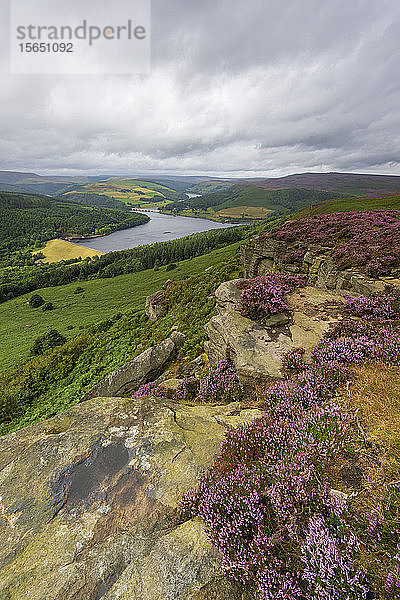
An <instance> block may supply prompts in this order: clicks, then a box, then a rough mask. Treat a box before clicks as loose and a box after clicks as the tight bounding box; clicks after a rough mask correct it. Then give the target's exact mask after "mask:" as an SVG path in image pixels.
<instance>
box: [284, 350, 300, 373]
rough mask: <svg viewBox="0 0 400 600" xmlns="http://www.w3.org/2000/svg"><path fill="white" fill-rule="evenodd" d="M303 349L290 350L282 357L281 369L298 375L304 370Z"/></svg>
mask: <svg viewBox="0 0 400 600" xmlns="http://www.w3.org/2000/svg"><path fill="white" fill-rule="evenodd" d="M304 354H305V350H304V348H292V349H291V350H289V351H288V352H285V354H284V355H283V356H282V367H283V368H284V369H285V370H286V371H292V372H294V373H300V371H303V370H304V369H305V368H306V364H305V362H304Z"/></svg>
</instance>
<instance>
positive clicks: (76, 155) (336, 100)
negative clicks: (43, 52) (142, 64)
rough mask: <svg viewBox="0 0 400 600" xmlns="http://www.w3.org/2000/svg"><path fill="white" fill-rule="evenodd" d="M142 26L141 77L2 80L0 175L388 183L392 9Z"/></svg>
mask: <svg viewBox="0 0 400 600" xmlns="http://www.w3.org/2000/svg"><path fill="white" fill-rule="evenodd" d="M99 1H102V0H97V2H99ZM110 6H111V5H110ZM152 12H153V22H152V26H153V31H152V38H153V68H152V72H151V74H150V75H148V76H132V77H128V76H124V77H122V76H104V77H78V76H76V77H73V76H63V77H61V76H60V77H52V76H15V75H14V76H10V75H8V76H7V75H6V74H4V75H3V78H2V79H3V81H2V87H1V92H0V96H1V102H2V109H1V114H0V128H1V129H0V131H1V136H0V160H1V165H2V167H1V168H9V169H30V170H32V169H36V170H38V171H43V172H45V171H60V170H61V169H66V170H70V171H79V170H90V171H93V172H96V171H97V172H116V173H117V172H126V173H128V172H134V171H138V172H145V171H150V172H152V171H166V172H180V171H184V170H188V171H190V172H203V173H206V172H209V173H216V174H223V173H232V174H243V173H245V172H249V173H250V174H255V175H259V174H261V173H265V174H269V175H280V174H285V173H289V172H293V171H296V172H299V171H305V170H345V171H356V170H358V171H361V170H362V171H376V172H383V173H384V172H393V173H398V172H399V171H400V169H399V161H400V111H399V105H400V102H399V101H400V86H399V82H400V60H399V58H400V56H399V39H400V5H399V3H398V1H397V0H396V1H395V0H380V2H371V0H368V1H362V0H358V1H357V0H355V1H353V2H348V0H346V1H345V0H331V1H330V2H327V1H326V2H325V1H321V0H286V2H284V3H282V2H281V1H280V2H278V1H277V0H247V1H246V2H243V1H242V2H239V1H237V0H202V1H201V2H197V1H196V2H194V1H188V0H169V1H168V2H167V1H166V0H153V11H152ZM1 16H3V17H5V13H3V15H1ZM2 22H3V23H5V22H7V19H6V20H4V19H2ZM2 38H3V42H2V44H3V45H2V46H1V50H2V56H3V57H4V59H5V57H6V53H7V52H6V46H4V38H5V34H4V35H3V36H2Z"/></svg>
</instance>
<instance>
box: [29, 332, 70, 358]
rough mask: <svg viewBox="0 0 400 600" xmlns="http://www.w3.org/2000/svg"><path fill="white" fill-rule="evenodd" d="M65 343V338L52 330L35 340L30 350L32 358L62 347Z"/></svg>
mask: <svg viewBox="0 0 400 600" xmlns="http://www.w3.org/2000/svg"><path fill="white" fill-rule="evenodd" d="M66 341H67V340H66V338H65V337H64V336H63V335H61V333H60V332H59V331H57V329H52V330H50V331H48V332H47V333H45V334H44V335H41V336H39V337H38V338H36V340H35V341H34V343H33V346H32V348H31V354H32V355H33V356H37V355H39V354H43V353H44V352H47V350H51V349H53V348H56V347H57V346H62V344H65V342H66Z"/></svg>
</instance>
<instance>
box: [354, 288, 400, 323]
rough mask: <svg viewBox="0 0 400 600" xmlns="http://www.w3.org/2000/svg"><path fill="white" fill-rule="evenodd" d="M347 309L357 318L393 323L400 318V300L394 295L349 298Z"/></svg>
mask: <svg viewBox="0 0 400 600" xmlns="http://www.w3.org/2000/svg"><path fill="white" fill-rule="evenodd" d="M346 308H347V310H348V312H349V313H350V314H352V315H355V316H356V317H369V318H371V319H378V320H384V321H392V320H394V319H398V318H400V311H399V307H398V298H396V297H395V296H394V295H392V296H390V295H378V294H373V295H371V296H358V297H357V298H347V299H346Z"/></svg>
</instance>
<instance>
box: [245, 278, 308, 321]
mask: <svg viewBox="0 0 400 600" xmlns="http://www.w3.org/2000/svg"><path fill="white" fill-rule="evenodd" d="M305 283H306V277H305V276H304V275H285V274H282V273H270V274H268V275H264V276H262V277H256V278H255V279H250V280H248V281H245V282H240V283H239V284H238V287H239V288H244V290H243V292H242V295H241V299H240V312H241V314H242V315H243V316H244V317H248V318H249V319H253V320H254V321H258V322H260V323H262V322H264V321H265V320H266V319H267V318H268V317H270V316H271V315H274V314H277V313H282V312H285V311H286V310H288V308H289V307H288V305H287V304H286V302H285V296H286V295H287V294H289V293H290V292H292V291H293V290H294V289H296V288H297V287H301V286H303V285H305Z"/></svg>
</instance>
